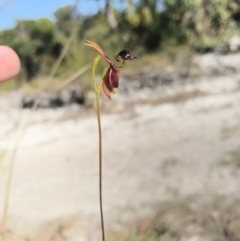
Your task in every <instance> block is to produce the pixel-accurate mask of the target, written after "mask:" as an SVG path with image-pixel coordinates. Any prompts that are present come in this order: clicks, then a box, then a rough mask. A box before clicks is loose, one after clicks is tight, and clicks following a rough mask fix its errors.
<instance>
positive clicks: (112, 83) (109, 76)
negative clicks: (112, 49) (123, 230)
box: [85, 41, 136, 241]
mask: <svg viewBox="0 0 240 241" xmlns="http://www.w3.org/2000/svg"><path fill="white" fill-rule="evenodd" d="M85 45H87V46H89V47H91V48H94V49H95V50H96V51H97V52H98V53H99V55H98V56H97V57H96V58H95V59H94V61H93V66H92V80H93V86H94V91H95V95H96V112H97V123H98V139H99V140H98V144H99V203H100V216H101V230H102V241H105V230H104V217H103V201H102V127H101V110H100V94H101V89H102V90H103V92H104V94H105V95H106V96H107V97H108V99H111V93H116V88H118V85H119V78H120V71H119V68H121V67H123V66H124V64H125V60H134V59H136V57H132V56H131V55H130V52H129V51H127V50H122V51H120V52H119V53H118V54H117V55H116V56H115V59H116V61H118V62H119V61H120V59H122V60H123V62H122V65H121V66H116V65H115V64H114V62H113V61H112V60H111V59H110V58H109V57H108V56H107V55H106V54H105V53H104V51H103V50H102V48H101V47H100V46H99V45H98V44H96V43H94V42H91V41H87V42H86V43H85ZM101 57H102V58H103V59H104V60H105V61H106V62H107V63H108V64H109V67H108V69H107V71H106V73H105V74H104V76H103V78H102V79H101V80H100V82H99V84H97V82H96V79H95V70H96V67H97V65H98V63H99V61H100V58H101Z"/></svg>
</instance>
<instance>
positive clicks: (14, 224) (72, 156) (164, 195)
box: [0, 76, 240, 240]
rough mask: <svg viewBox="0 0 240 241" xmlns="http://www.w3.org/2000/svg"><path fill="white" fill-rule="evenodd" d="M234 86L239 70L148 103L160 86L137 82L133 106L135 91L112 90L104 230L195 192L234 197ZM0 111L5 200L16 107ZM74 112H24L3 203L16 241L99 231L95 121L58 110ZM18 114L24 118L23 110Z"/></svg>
mask: <svg viewBox="0 0 240 241" xmlns="http://www.w3.org/2000/svg"><path fill="white" fill-rule="evenodd" d="M239 86H240V85H239V76H235V77H221V78H215V79H211V80H210V81H209V80H206V81H204V80H202V81H199V82H196V83H195V84H189V85H186V86H184V87H179V86H178V87H176V88H175V90H178V91H180V90H181V91H187V90H198V91H201V92H202V93H204V95H199V96H196V97H195V98H191V99H189V100H186V101H181V102H177V103H176V102H175V103H171V102H166V103H163V104H153V103H156V102H154V101H153V100H154V99H156V98H159V97H161V96H163V95H164V94H163V92H162V89H161V88H160V89H156V90H153V89H151V90H143V91H142V93H138V95H136V98H139V99H141V98H143V96H145V99H146V100H148V101H149V103H147V101H145V104H141V105H139V104H134V105H132V106H131V108H130V107H129V102H130V100H133V99H134V95H133V94H131V93H130V94H129V96H123V95H121V94H119V95H116V96H115V97H114V99H115V100H113V102H112V103H113V105H114V108H115V110H116V109H117V110H119V111H112V112H113V113H110V112H109V111H108V113H104V114H103V115H102V128H103V157H104V164H103V175H104V181H103V190H104V191H103V196H104V214H105V220H106V224H105V225H106V228H107V230H111V229H116V230H122V229H126V228H127V225H128V224H129V223H134V222H137V220H140V219H142V218H145V217H148V216H150V215H153V214H154V213H155V212H156V211H157V210H156V204H160V203H161V202H164V201H168V200H169V201H174V200H175V199H178V200H179V198H185V197H188V196H191V195H198V194H201V195H206V196H208V195H216V196H218V195H228V196H234V197H240V169H239V168H238V162H240V160H238V159H237V158H239V159H240V157H238V156H237V155H238V154H237V153H238V150H240V108H239V104H240V88H239ZM168 88H169V92H170V93H171V92H172V93H174V91H172V90H173V87H168ZM164 93H167V89H166V91H165V92H164ZM117 101H118V102H119V103H120V104H119V105H117V104H116V103H117ZM108 105H109V104H108ZM119 106H120V107H119ZM127 107H129V108H127ZM1 110H2V113H1V129H0V133H1V137H2V138H1V144H0V148H1V152H3V151H6V150H7V154H6V155H5V157H4V158H2V159H1V163H0V164H1V166H0V173H1V175H0V197H1V198H0V206H3V197H4V195H5V194H4V193H5V189H6V180H7V176H8V170H9V162H10V156H11V148H12V146H13V145H14V144H13V143H14V140H15V139H16V132H13V133H12V132H11V128H12V127H13V125H14V121H16V120H17V119H18V118H19V115H20V111H17V110H12V111H11V110H9V107H6V106H3V105H2V107H1ZM77 111H78V109H77V108H75V107H74V108H72V109H71V110H70V109H64V110H63V109H59V110H55V111H53V110H39V111H37V112H36V113H34V114H33V115H32V117H30V118H31V123H32V124H31V125H29V126H28V128H27V130H26V132H25V134H24V137H23V140H22V142H21V144H20V145H19V150H18V153H17V157H16V162H15V166H14V178H13V183H12V190H11V199H10V203H9V222H8V227H9V232H12V233H14V235H16V237H18V238H17V239H16V240H20V238H21V237H22V238H25V239H23V240H26V237H35V239H33V240H55V239H54V237H53V236H51V235H53V234H52V233H53V232H55V231H56V230H60V231H59V233H61V228H62V227H64V228H65V233H64V235H65V238H66V239H65V240H97V239H98V237H99V231H100V226H99V206H98V145H97V143H98V142H97V140H98V136H97V122H96V117H95V115H94V114H88V115H83V114H79V115H74V116H75V117H74V118H70V117H69V118H65V119H64V118H63V117H64V116H71V113H77ZM21 116H22V117H21V120H22V121H23V122H26V121H28V120H29V111H23V112H22V113H21ZM231 153H232V154H231ZM234 153H235V154H236V155H235V154H234ZM234 158H235V159H234ZM239 165H240V164H239ZM0 214H1V215H2V210H1V212H0ZM56 240H58V239H56ZM59 240H60V239H59ZM63 240H64V239H63Z"/></svg>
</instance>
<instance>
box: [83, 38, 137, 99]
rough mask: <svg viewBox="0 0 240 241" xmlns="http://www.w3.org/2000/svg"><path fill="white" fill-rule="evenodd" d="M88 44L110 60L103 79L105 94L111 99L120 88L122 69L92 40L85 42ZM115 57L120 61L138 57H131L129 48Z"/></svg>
mask: <svg viewBox="0 0 240 241" xmlns="http://www.w3.org/2000/svg"><path fill="white" fill-rule="evenodd" d="M85 44H86V45H87V46H89V47H92V48H94V49H95V50H97V52H98V53H99V54H100V55H101V56H102V57H103V58H104V59H105V60H106V61H107V62H108V64H109V68H108V70H107V72H106V74H105V75H104V77H103V81H102V88H103V92H104V94H105V95H106V96H107V97H108V98H109V99H111V93H116V90H115V89H116V88H118V84H119V78H120V71H119V70H118V67H117V66H116V65H115V64H114V63H113V61H112V60H111V59H110V58H109V57H108V56H107V55H106V54H105V53H104V51H103V50H102V48H101V47H100V46H99V45H98V44H96V43H94V42H91V41H87V42H86V43H85ZM115 59H116V60H117V61H119V60H120V59H123V61H125V60H133V59H136V57H131V55H130V52H129V51H127V50H122V51H121V52H119V53H118V55H116V57H115Z"/></svg>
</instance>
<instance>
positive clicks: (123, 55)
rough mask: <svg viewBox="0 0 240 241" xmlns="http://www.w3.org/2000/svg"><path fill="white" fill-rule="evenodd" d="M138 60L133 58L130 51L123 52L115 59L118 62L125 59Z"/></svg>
mask: <svg viewBox="0 0 240 241" xmlns="http://www.w3.org/2000/svg"><path fill="white" fill-rule="evenodd" d="M136 58H137V57H132V56H131V54H130V52H129V51H128V50H122V51H120V52H119V53H118V54H117V55H116V56H115V59H116V60H117V61H118V62H119V61H120V59H123V60H134V59H136Z"/></svg>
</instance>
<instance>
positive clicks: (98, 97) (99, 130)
mask: <svg viewBox="0 0 240 241" xmlns="http://www.w3.org/2000/svg"><path fill="white" fill-rule="evenodd" d="M96 105H97V121H98V138H99V203H100V214H101V228H102V241H105V231H104V219H103V202H102V127H101V113H100V92H98V91H97V92H96Z"/></svg>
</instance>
